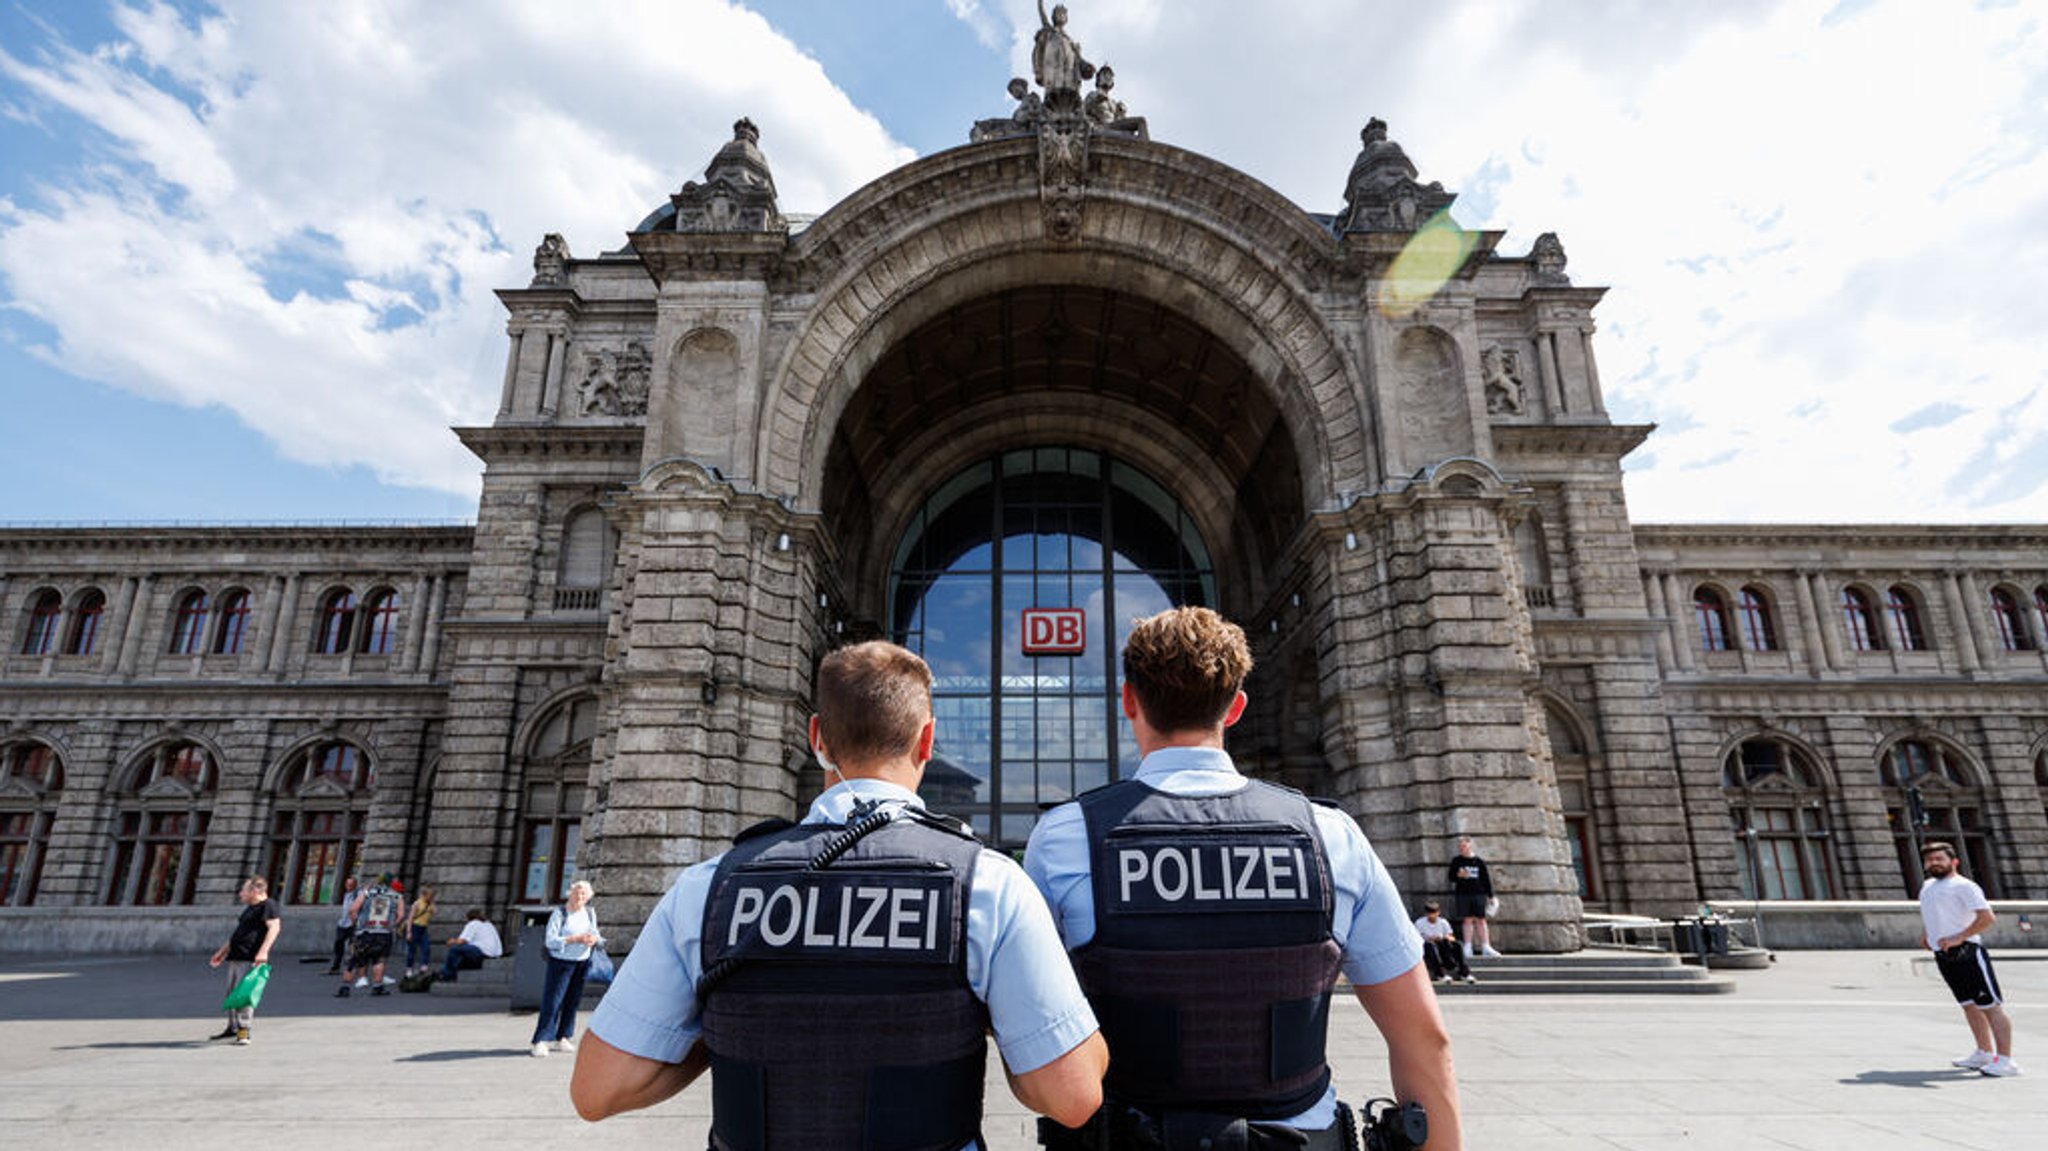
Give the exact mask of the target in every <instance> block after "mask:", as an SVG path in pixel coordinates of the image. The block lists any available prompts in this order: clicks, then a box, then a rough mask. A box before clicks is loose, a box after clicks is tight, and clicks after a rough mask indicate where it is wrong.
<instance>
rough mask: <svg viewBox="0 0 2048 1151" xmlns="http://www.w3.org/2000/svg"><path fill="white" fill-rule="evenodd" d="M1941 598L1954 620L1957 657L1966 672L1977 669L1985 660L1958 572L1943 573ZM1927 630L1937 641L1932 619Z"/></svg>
mask: <svg viewBox="0 0 2048 1151" xmlns="http://www.w3.org/2000/svg"><path fill="white" fill-rule="evenodd" d="M1941 598H1942V603H1943V605H1944V606H1945V607H1947V609H1948V618H1949V619H1950V620H1951V621H1953V626H1954V632H1955V635H1954V637H1953V638H1952V639H1951V640H1950V642H1951V643H1953V644H1954V645H1955V649H1956V658H1958V659H1960V660H1961V661H1962V663H1963V670H1964V671H1965V672H1973V671H1977V670H1978V669H1980V668H1982V667H1983V666H1984V660H1983V658H1982V656H1980V655H1979V654H1978V651H1977V641H1976V638H1975V637H1974V636H1972V635H1971V634H1970V622H1969V617H1968V616H1967V615H1966V614H1965V612H1964V608H1963V593H1962V590H1961V589H1960V588H1958V587H1957V586H1956V573H1954V572H1946V573H1943V578H1942V581H1941ZM1927 630H1928V632H1929V633H1930V636H1929V640H1930V642H1935V641H1934V640H1933V637H1932V635H1931V633H1932V632H1933V630H1934V621H1933V620H1932V619H1930V620H1928V621H1927Z"/></svg>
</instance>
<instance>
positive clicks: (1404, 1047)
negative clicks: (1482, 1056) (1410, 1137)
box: [1354, 963, 1464, 1151]
mask: <svg viewBox="0 0 2048 1151" xmlns="http://www.w3.org/2000/svg"><path fill="white" fill-rule="evenodd" d="M1354 991H1355V993H1356V994H1357V996H1358V1002H1359V1003H1360V1004H1362V1005H1363V1006H1364V1007H1365V1012H1366V1014H1367V1015H1370V1016H1372V1021H1373V1024H1374V1025H1375V1026H1377V1027H1378V1028H1379V1030H1380V1034H1381V1035H1382V1036H1384V1037H1385V1039H1386V1041H1387V1064H1388V1070H1389V1072H1390V1073H1391V1075H1392V1078H1393V1081H1394V1084H1393V1085H1394V1098H1396V1099H1398V1100H1400V1101H1401V1102H1403V1103H1420V1104H1422V1107H1423V1110H1425V1111H1427V1112H1429V1142H1428V1143H1427V1144H1426V1145H1425V1146H1427V1147H1428V1148H1429V1151H1460V1149H1461V1148H1462V1147H1463V1146H1464V1131H1463V1129H1462V1127H1461V1125H1460V1123H1459V1118H1458V1080H1457V1073H1456V1071H1455V1069H1454V1068H1453V1067H1452V1064H1451V1036H1450V1032H1449V1031H1448V1030H1447V1029H1446V1028H1445V1027H1444V1019H1443V1014H1442V1013H1441V1012H1440V1011H1438V1010H1437V1003H1436V992H1435V991H1434V990H1433V989H1432V988H1431V987H1430V985H1429V976H1428V975H1427V974H1426V973H1424V971H1423V967H1422V964H1420V963H1418V964H1416V965H1415V966H1414V967H1411V968H1409V969H1408V970H1407V971H1406V972H1404V973H1403V974H1401V975H1397V976H1395V977H1394V978H1392V979H1389V980H1387V981H1386V982H1384V983H1375V984H1373V985H1372V986H1370V987H1358V988H1355V989H1354Z"/></svg>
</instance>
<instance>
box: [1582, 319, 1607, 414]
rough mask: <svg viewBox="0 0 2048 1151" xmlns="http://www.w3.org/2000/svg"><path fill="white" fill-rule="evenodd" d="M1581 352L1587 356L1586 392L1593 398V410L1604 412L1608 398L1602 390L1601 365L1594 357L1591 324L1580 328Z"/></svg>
mask: <svg viewBox="0 0 2048 1151" xmlns="http://www.w3.org/2000/svg"><path fill="white" fill-rule="evenodd" d="M1579 354H1580V355H1582V356H1584V357H1585V358H1586V392H1587V394H1588V395H1589V396H1591V397H1592V400H1593V410H1594V411H1595V412H1599V413H1602V414H1604V413H1605V412H1606V411H1607V400H1606V397H1605V396H1604V395H1602V394H1601V391H1600V365H1599V364H1598V363H1597V362H1595V361H1594V359H1593V328H1592V326H1591V325H1587V326H1586V327H1583V328H1580V329H1579Z"/></svg>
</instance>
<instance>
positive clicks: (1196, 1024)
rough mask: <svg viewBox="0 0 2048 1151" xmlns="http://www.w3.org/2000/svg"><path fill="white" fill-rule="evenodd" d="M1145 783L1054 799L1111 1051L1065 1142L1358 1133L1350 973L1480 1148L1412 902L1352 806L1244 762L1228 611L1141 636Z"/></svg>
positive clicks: (1449, 1132) (1212, 1142) (1079, 930)
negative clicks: (1336, 1070) (1335, 1012)
mask: <svg viewBox="0 0 2048 1151" xmlns="http://www.w3.org/2000/svg"><path fill="white" fill-rule="evenodd" d="M1123 669H1124V684H1123V711H1124V715H1125V716H1126V717H1127V718H1128V719H1129V720H1130V723H1131V728H1132V731H1133V733H1134V735H1135V737H1136V741H1137V745H1138V750H1139V751H1140V752H1141V753H1143V756H1144V758H1143V761H1142V762H1141V764H1140V765H1139V768H1138V771H1137V774H1136V775H1134V776H1133V777H1131V778H1129V779H1126V780H1122V781H1120V782H1117V783H1112V784H1109V785H1108V786H1106V787H1101V788H1097V789H1096V790H1094V791H1091V792H1088V793H1086V794H1084V795H1082V796H1080V797H1079V798H1077V799H1076V800H1074V801H1072V802H1070V803H1066V804H1063V805H1061V806H1060V807H1057V808H1054V809H1053V810H1052V811H1051V812H1049V813H1047V815H1046V816H1045V818H1044V819H1042V820H1041V821H1040V822H1039V824H1038V827H1037V829H1036V830H1035V831H1034V832H1033V833H1032V836H1031V842H1030V846H1029V848H1028V849H1027V850H1026V852H1025V856H1024V869H1025V871H1026V872H1027V873H1028V874H1029V875H1030V876H1031V878H1032V880H1033V882H1035V883H1037V884H1038V887H1039V890H1040V891H1042V892H1044V893H1045V898H1046V901H1047V902H1048V903H1050V904H1051V905H1052V908H1053V914H1054V916H1055V917H1056V918H1057V919H1058V920H1059V923H1060V928H1061V932H1062V934H1063V935H1064V936H1065V939H1066V944H1067V947H1068V948H1069V950H1070V952H1071V953H1072V956H1073V960H1074V966H1075V969H1076V971H1077V972H1078V973H1079V975H1080V977H1081V985H1082V987H1083V988H1084V989H1085V990H1086V991H1087V993H1088V998H1089V1001H1090V1002H1091V1003H1093V1004H1094V1006H1095V1013H1096V1016H1097V1018H1099V1019H1100V1020H1101V1021H1102V1031H1103V1035H1104V1036H1105V1037H1106V1038H1107V1039H1108V1040H1109V1050H1110V1056H1111V1063H1110V1067H1109V1073H1108V1078H1107V1080H1106V1082H1105V1083H1104V1096H1105V1103H1104V1107H1103V1109H1102V1111H1101V1112H1100V1113H1099V1114H1098V1115H1097V1116H1096V1118H1095V1119H1094V1120H1093V1121H1092V1122H1091V1125H1090V1130H1089V1131H1087V1132H1086V1133H1084V1135H1083V1136H1082V1138H1081V1139H1079V1140H1074V1139H1069V1138H1067V1137H1065V1136H1064V1135H1063V1134H1062V1133H1061V1132H1059V1131H1054V1130H1047V1129H1044V1128H1041V1138H1042V1140H1043V1141H1044V1142H1046V1143H1047V1144H1048V1145H1049V1146H1078V1147H1103V1146H1109V1147H1119V1148H1122V1147H1138V1148H1162V1149H1164V1151H1195V1149H1197V1148H1224V1147H1231V1148H1238V1149H1253V1151H1257V1149H1264V1148H1290V1149H1300V1148H1307V1149H1308V1151H1337V1149H1338V1148H1341V1147H1343V1146H1345V1136H1346V1133H1347V1125H1348V1123H1349V1117H1348V1115H1345V1116H1342V1117H1341V1118H1340V1110H1339V1106H1338V1102H1337V1096H1336V1090H1335V1088H1334V1086H1333V1085H1332V1083H1331V1075H1330V1066H1329V1063H1328V1061H1327V1060H1326V1058H1325V1055H1324V1042H1325V1036H1326V1032H1327V1030H1328V1024H1329V1013H1330V999H1331V991H1332V988H1333V985H1334V984H1335V982H1336V979H1337V975H1338V973H1339V972H1340V971H1341V972H1342V973H1343V974H1345V975H1347V976H1349V977H1350V980H1351V984H1352V987H1353V989H1354V991H1355V993H1356V995H1357V997H1358V1001H1359V1002H1360V1003H1361V1004H1363V1005H1364V1007H1365V1010H1366V1013H1367V1014H1368V1015H1369V1016H1371V1017H1372V1020H1373V1022H1374V1023H1375V1024H1376V1025H1377V1026H1378V1027H1379V1030H1380V1033H1381V1035H1382V1036H1383V1037H1384V1038H1385V1040H1386V1043H1387V1053H1388V1056H1389V1062H1390V1064H1391V1069H1392V1074H1393V1087H1394V1094H1395V1095H1396V1096H1397V1097H1398V1098H1399V1099H1400V1100H1401V1101H1403V1102H1413V1103H1419V1104H1421V1105H1422V1106H1423V1107H1424V1108H1425V1109H1426V1110H1427V1112H1428V1127H1429V1140H1428V1143H1427V1146H1429V1147H1430V1148H1434V1149H1437V1151H1442V1149H1445V1148H1450V1149H1456V1148H1457V1147H1458V1146H1459V1144H1460V1139H1461V1135H1460V1130H1459V1122H1458V1093H1457V1085H1456V1082H1455V1080H1454V1078H1453V1075H1452V1070H1451V1046H1450V1037H1449V1035H1448V1033H1447V1032H1446V1031H1445V1028H1444V1023H1443V1018H1442V1016H1441V1015H1440V1014H1439V1013H1438V1011H1437V1004H1436V996H1435V993H1434V992H1433V991H1432V989H1431V987H1430V983H1429V976H1428V974H1427V973H1426V972H1425V970H1424V968H1423V964H1422V942H1421V940H1420V938H1419V937H1418V936H1417V935H1416V932H1415V928H1414V926H1413V925H1412V924H1410V923H1409V922H1408V916H1407V912H1406V909H1405V907H1404V906H1403V904H1402V901H1401V897H1400V895H1399V893H1398V892H1396V891H1395V889H1394V884H1393V882H1392V880H1391V879H1390V878H1389V877H1388V875H1387V873H1386V870H1385V869H1384V868H1383V867H1382V866H1381V864H1380V861H1379V858H1378V857H1377V856H1376V855H1375V854H1374V853H1373V850H1372V847H1371V845H1370V844H1368V843H1367V842H1366V839H1365V835H1364V833H1363V832H1361V831H1360V830H1359V827H1358V824H1357V822H1356V821H1354V820H1353V819H1352V818H1351V817H1350V816H1348V815H1346V814H1344V813H1343V812H1341V811H1338V810H1336V809H1334V808H1331V807H1326V806H1323V805H1320V804H1317V803H1313V802H1311V801H1310V800H1308V799H1307V798H1305V797H1304V796H1302V795H1301V794H1300V793H1299V792H1295V791H1292V790H1290V789H1288V788H1284V787H1279V786H1276V785H1273V784H1268V783H1263V782H1259V781H1256V780H1251V779H1247V778H1246V777H1245V776H1243V775H1241V774H1240V773H1239V772H1238V770H1237V767H1236V765H1235V764H1234V763H1233V762H1232V761H1231V758H1230V756H1229V754H1228V753H1226V752H1225V751H1224V750H1223V733H1224V729H1226V728H1228V727H1229V726H1231V725H1232V724H1234V723H1236V722H1237V720H1238V718H1239V717H1240V716H1241V715H1243V714H1244V709H1245V702H1246V701H1245V694H1244V691H1243V685H1244V681H1245V677H1246V676H1247V675H1249V674H1250V673H1251V669H1252V659H1251V651H1250V648H1249V647H1248V645H1247V644H1246V642H1245V637H1244V632H1243V631H1242V630H1241V629H1239V628H1238V627H1237V625H1235V624H1233V623H1230V622H1228V621H1226V620H1224V619H1223V618H1222V617H1221V616H1219V615H1217V614H1216V613H1215V612H1213V611H1210V610H1208V609H1207V608H1177V609H1174V610H1172V611H1167V612H1163V613H1161V614H1159V615H1156V616H1152V617H1151V618H1149V619H1144V620H1140V621H1138V623H1137V625H1136V626H1135V627H1134V628H1133V629H1132V632H1131V637H1130V639H1129V641H1128V642H1127V643H1126V644H1125V647H1124V652H1123Z"/></svg>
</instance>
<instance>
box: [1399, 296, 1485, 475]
mask: <svg viewBox="0 0 2048 1151" xmlns="http://www.w3.org/2000/svg"><path fill="white" fill-rule="evenodd" d="M1394 376H1395V380H1396V381H1397V384H1398V387H1399V389H1400V396H1401V432H1402V438H1403V439H1404V440H1405V441H1406V443H1407V445H1408V449H1409V459H1410V461H1411V462H1414V463H1417V464H1421V463H1430V462H1433V461H1436V460H1441V459H1444V458H1445V457H1447V456H1461V455H1470V454H1471V452H1472V412H1471V408H1470V406H1469V405H1468V403H1467V401H1466V397H1465V373H1464V371H1463V369H1462V368H1461V367H1460V366H1459V363H1458V349H1457V346H1456V345H1455V344H1453V343H1452V342H1451V338H1450V337H1449V336H1448V335H1445V334H1444V333H1443V332H1441V331H1438V330H1437V329H1435V328H1409V329H1408V330H1407V331H1404V332H1402V333H1401V338H1400V340H1399V342H1398V343H1396V345H1395V348H1394Z"/></svg>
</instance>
